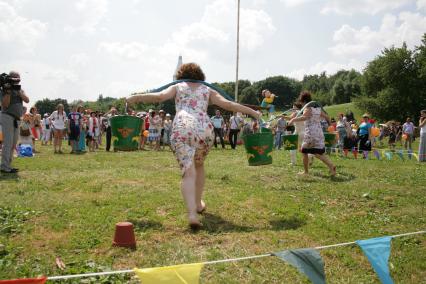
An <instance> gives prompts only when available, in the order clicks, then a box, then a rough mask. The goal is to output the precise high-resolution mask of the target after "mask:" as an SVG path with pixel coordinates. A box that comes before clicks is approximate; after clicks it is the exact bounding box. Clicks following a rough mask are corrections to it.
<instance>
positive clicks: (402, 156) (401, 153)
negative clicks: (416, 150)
mask: <svg viewBox="0 0 426 284" xmlns="http://www.w3.org/2000/svg"><path fill="white" fill-rule="evenodd" d="M396 154H397V155H398V157H400V158H401V160H403V161H404V152H403V151H402V150H398V152H396Z"/></svg>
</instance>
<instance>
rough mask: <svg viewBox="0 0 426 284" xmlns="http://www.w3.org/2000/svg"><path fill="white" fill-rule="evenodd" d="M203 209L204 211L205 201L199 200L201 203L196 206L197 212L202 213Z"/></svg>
mask: <svg viewBox="0 0 426 284" xmlns="http://www.w3.org/2000/svg"><path fill="white" fill-rule="evenodd" d="M204 211H206V203H204V201H202V200H201V205H199V206H197V213H198V214H203V212H204Z"/></svg>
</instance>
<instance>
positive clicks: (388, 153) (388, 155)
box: [385, 152, 392, 160]
mask: <svg viewBox="0 0 426 284" xmlns="http://www.w3.org/2000/svg"><path fill="white" fill-rule="evenodd" d="M385 156H386V158H387V159H388V160H392V152H385Z"/></svg>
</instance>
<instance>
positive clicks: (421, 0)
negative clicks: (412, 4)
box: [416, 0, 426, 11]
mask: <svg viewBox="0 0 426 284" xmlns="http://www.w3.org/2000/svg"><path fill="white" fill-rule="evenodd" d="M416 5H417V10H423V11H426V0H417V3H416Z"/></svg>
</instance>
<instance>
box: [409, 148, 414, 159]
mask: <svg viewBox="0 0 426 284" xmlns="http://www.w3.org/2000/svg"><path fill="white" fill-rule="evenodd" d="M412 156H413V150H408V159H410V160H411V157H412Z"/></svg>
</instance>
